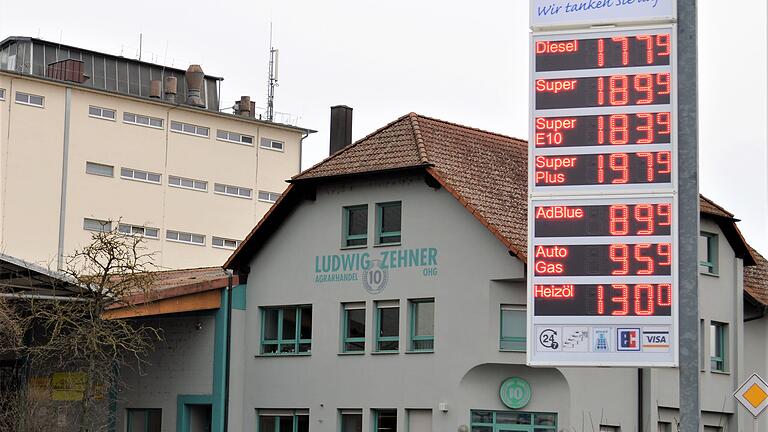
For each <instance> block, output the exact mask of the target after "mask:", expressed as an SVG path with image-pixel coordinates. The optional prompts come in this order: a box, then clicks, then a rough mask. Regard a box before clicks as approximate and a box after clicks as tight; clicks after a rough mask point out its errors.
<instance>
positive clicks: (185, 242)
mask: <svg viewBox="0 0 768 432" xmlns="http://www.w3.org/2000/svg"><path fill="white" fill-rule="evenodd" d="M165 241H169V242H171V243H181V244H185V245H192V246H205V243H193V242H188V241H183V240H174V239H169V238H167V237H166V239H165Z"/></svg>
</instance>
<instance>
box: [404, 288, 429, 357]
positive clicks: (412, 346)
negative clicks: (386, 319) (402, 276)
mask: <svg viewBox="0 0 768 432" xmlns="http://www.w3.org/2000/svg"><path fill="white" fill-rule="evenodd" d="M419 303H432V304H433V305H434V303H435V299H433V298H430V299H414V300H409V301H408V315H409V320H408V327H409V331H408V350H409V351H412V352H435V321H434V316H433V320H432V335H422V336H417V335H416V318H417V317H416V315H417V312H416V311H417V309H416V308H417V305H418V304H419ZM419 341H431V342H432V348H416V342H419Z"/></svg>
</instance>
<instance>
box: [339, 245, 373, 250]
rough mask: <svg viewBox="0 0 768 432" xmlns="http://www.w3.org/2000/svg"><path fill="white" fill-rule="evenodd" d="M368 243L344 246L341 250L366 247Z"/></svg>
mask: <svg viewBox="0 0 768 432" xmlns="http://www.w3.org/2000/svg"><path fill="white" fill-rule="evenodd" d="M367 247H368V245H356V246H342V247H341V250H350V249H365V248H367Z"/></svg>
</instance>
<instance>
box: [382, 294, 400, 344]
mask: <svg viewBox="0 0 768 432" xmlns="http://www.w3.org/2000/svg"><path fill="white" fill-rule="evenodd" d="M399 335H400V303H399V302H398V301H397V300H391V301H379V302H376V351H377V352H398V350H399V349H400V344H399V342H400V337H399Z"/></svg>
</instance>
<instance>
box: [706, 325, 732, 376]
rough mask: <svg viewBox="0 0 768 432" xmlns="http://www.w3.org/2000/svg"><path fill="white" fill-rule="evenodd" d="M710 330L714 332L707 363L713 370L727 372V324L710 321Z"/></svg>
mask: <svg viewBox="0 0 768 432" xmlns="http://www.w3.org/2000/svg"><path fill="white" fill-rule="evenodd" d="M710 331H713V332H715V333H714V335H715V337H714V343H715V346H713V347H711V348H710V349H711V352H714V355H712V354H710V358H709V363H710V370H712V371H715V372H728V324H726V323H722V322H717V321H712V322H711V324H710Z"/></svg>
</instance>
